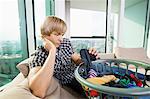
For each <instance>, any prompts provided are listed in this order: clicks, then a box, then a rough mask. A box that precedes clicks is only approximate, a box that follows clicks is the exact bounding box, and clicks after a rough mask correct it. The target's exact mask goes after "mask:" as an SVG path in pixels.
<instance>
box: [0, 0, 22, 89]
mask: <svg viewBox="0 0 150 99" xmlns="http://www.w3.org/2000/svg"><path fill="white" fill-rule="evenodd" d="M17 1H18V0H1V1H0V86H1V85H4V84H6V83H8V82H9V81H11V80H12V79H13V78H14V77H15V76H16V75H17V74H18V73H19V71H18V70H17V69H16V65H17V64H18V63H19V62H20V61H21V60H22V56H23V55H22V49H21V41H20V30H19V29H20V26H19V13H18V2H17Z"/></svg>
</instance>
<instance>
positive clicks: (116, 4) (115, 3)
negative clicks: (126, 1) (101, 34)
mask: <svg viewBox="0 0 150 99" xmlns="http://www.w3.org/2000/svg"><path fill="white" fill-rule="evenodd" d="M120 2H121V1H120V0H112V6H111V7H112V9H111V21H110V25H111V27H110V28H111V29H110V30H111V34H110V35H111V36H112V40H113V48H115V47H116V46H117V33H118V18H119V9H120ZM110 48H112V47H110Z"/></svg>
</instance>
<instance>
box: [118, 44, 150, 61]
mask: <svg viewBox="0 0 150 99" xmlns="http://www.w3.org/2000/svg"><path fill="white" fill-rule="evenodd" d="M115 56H116V58H121V59H132V60H141V59H146V58H148V57H147V54H146V51H145V50H144V48H122V47H117V48H115Z"/></svg>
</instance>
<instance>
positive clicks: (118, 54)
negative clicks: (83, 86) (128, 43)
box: [0, 47, 150, 99]
mask: <svg viewBox="0 0 150 99" xmlns="http://www.w3.org/2000/svg"><path fill="white" fill-rule="evenodd" d="M31 58H32V57H31ZM100 58H101V59H114V58H119V59H132V60H138V61H143V62H146V63H149V64H150V59H149V58H148V57H147V55H146V51H145V50H144V49H143V48H121V47H118V48H116V49H115V52H114V53H101V54H100ZM30 60H31V59H30V58H28V59H26V60H24V61H23V62H21V63H19V64H18V65H17V68H18V69H19V70H20V72H21V73H19V74H18V76H17V77H15V79H14V80H13V81H12V82H10V83H8V84H6V85H5V86H2V87H0V99H3V98H4V97H5V99H10V98H11V97H13V99H39V98H38V97H35V96H34V95H32V94H31V92H30V90H29V88H28V79H27V78H26V77H27V75H28V73H29V68H28V62H29V61H30ZM22 81H23V82H22ZM20 82H22V83H20ZM52 82H53V83H52V84H53V85H54V86H53V87H49V91H48V92H47V96H46V97H45V99H79V98H80V99H81V98H82V99H83V97H81V96H80V95H78V94H77V93H76V92H73V91H70V90H71V89H68V88H64V87H63V88H62V87H61V86H60V85H59V83H58V82H57V80H55V79H53V81H52ZM8 89H9V90H8ZM10 89H11V90H10ZM14 90H15V91H14ZM2 97H3V98H2ZM22 97H24V98H22ZM54 97H55V98H54Z"/></svg>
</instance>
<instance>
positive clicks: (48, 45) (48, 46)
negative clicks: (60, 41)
mask: <svg viewBox="0 0 150 99" xmlns="http://www.w3.org/2000/svg"><path fill="white" fill-rule="evenodd" d="M43 41H44V42H43V44H44V48H45V49H46V50H47V51H50V50H51V49H56V46H55V45H54V44H53V43H52V42H51V41H50V40H48V39H47V38H43Z"/></svg>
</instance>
